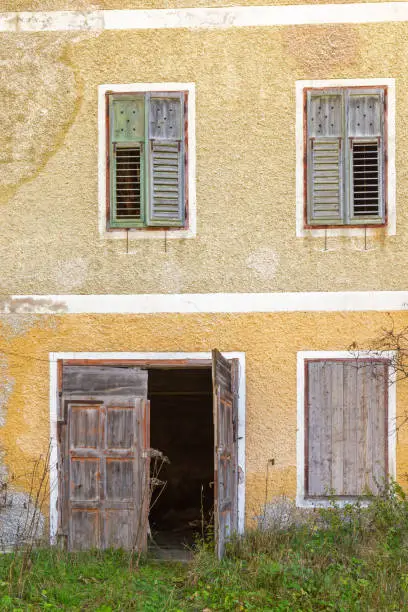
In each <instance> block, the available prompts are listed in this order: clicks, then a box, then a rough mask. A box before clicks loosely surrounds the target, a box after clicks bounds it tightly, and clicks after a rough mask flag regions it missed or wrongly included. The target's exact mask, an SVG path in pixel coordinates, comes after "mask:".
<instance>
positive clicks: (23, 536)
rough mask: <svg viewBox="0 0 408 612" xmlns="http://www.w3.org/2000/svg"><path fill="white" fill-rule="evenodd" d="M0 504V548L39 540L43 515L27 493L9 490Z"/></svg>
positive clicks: (4, 548) (42, 525)
mask: <svg viewBox="0 0 408 612" xmlns="http://www.w3.org/2000/svg"><path fill="white" fill-rule="evenodd" d="M2 502H3V503H1V502H0V503H1V505H0V550H9V549H10V548H12V547H15V546H21V545H22V544H24V543H25V542H27V541H29V540H31V539H35V540H39V539H40V538H41V536H42V535H43V534H44V526H45V519H44V515H43V514H42V513H41V512H40V511H39V510H38V509H35V507H34V504H33V501H32V500H31V499H30V496H29V495H28V494H27V493H22V492H20V491H15V490H9V491H8V492H7V495H5V496H3V500H2Z"/></svg>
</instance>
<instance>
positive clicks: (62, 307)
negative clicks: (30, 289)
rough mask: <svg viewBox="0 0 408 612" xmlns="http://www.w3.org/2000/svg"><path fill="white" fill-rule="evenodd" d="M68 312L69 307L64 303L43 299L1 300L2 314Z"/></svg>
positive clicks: (0, 309)
mask: <svg viewBox="0 0 408 612" xmlns="http://www.w3.org/2000/svg"><path fill="white" fill-rule="evenodd" d="M64 312H67V305H66V304H65V302H62V301H54V300H52V299H49V298H41V297H38V298H37V297H21V298H18V297H11V296H9V297H6V298H0V313H4V314H10V313H16V314H18V313H36V314H49V313H52V314H61V313H64Z"/></svg>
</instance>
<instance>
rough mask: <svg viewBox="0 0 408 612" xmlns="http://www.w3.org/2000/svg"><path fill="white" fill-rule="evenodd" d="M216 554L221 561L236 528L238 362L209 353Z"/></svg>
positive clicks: (216, 353)
mask: <svg viewBox="0 0 408 612" xmlns="http://www.w3.org/2000/svg"><path fill="white" fill-rule="evenodd" d="M212 369H213V406H214V454H215V457H214V459H215V499H214V520H215V536H216V550H217V554H218V557H220V558H221V557H222V556H223V554H224V549H225V542H226V540H227V539H228V538H229V537H230V536H231V534H232V533H233V532H234V531H236V530H237V528H238V504H237V501H238V499H237V498H238V453H237V450H238V360H237V359H232V360H231V361H228V360H227V359H225V358H224V357H223V356H222V355H221V353H220V352H219V351H217V350H213V352H212Z"/></svg>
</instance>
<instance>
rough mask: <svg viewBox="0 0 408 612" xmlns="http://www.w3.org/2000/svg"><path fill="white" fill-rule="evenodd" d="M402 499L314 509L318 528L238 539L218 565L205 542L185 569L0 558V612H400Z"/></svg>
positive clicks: (86, 557)
mask: <svg viewBox="0 0 408 612" xmlns="http://www.w3.org/2000/svg"><path fill="white" fill-rule="evenodd" d="M407 541H408V501H407V500H406V499H405V497H404V494H403V493H402V491H400V490H399V488H396V489H395V490H393V491H392V492H391V495H390V496H389V497H383V498H380V499H378V500H375V501H374V502H373V503H372V504H371V506H370V507H367V508H362V507H361V506H358V505H355V506H349V507H347V508H342V509H340V508H336V507H335V506H333V507H331V508H328V509H327V508H326V509H322V510H321V511H320V520H319V522H318V524H317V525H316V524H314V525H313V524H306V525H305V524H303V525H292V526H291V527H290V528H285V529H278V528H275V527H274V528H266V529H257V530H253V531H248V532H247V533H246V534H245V536H243V537H241V538H239V539H237V540H236V541H233V542H232V543H230V546H229V550H228V555H227V556H226V558H224V559H223V560H222V561H221V562H219V561H217V560H216V559H215V557H214V552H213V543H212V542H207V543H202V544H200V545H199V546H198V547H197V548H196V550H195V552H194V555H193V558H192V560H191V561H190V562H189V563H184V564H180V563H174V562H167V563H165V562H158V561H157V560H156V561H154V560H151V559H149V558H147V559H141V560H140V563H139V564H137V563H136V564H133V566H132V564H131V562H130V561H131V558H130V555H129V553H125V552H123V551H106V552H104V553H102V552H89V553H71V554H68V553H65V552H62V551H58V550H49V549H48V550H37V551H34V552H33V553H32V554H31V555H30V562H29V563H27V564H26V568H25V569H24V570H23V571H21V566H22V562H23V561H24V559H25V557H24V554H23V553H21V554H20V555H19V556H16V555H15V554H10V555H0V609H2V610H13V609H24V610H41V609H48V610H57V609H58V610H78V611H79V610H84V609H90V610H96V611H97V612H111V611H114V610H145V611H146V612H147V611H156V610H157V611H159V610H166V612H180V611H183V612H184V611H201V612H204V611H205V612H213V611H214V612H215V611H216V610H233V611H243V610H254V611H255V610H256V611H258V610H279V611H280V612H282V611H287V612H289V611H291V610H294V609H296V610H302V611H309V610H310V611H313V612H314V611H315V610H338V611H347V612H348V611H350V610H352V611H354V610H355V611H356V612H357V610H359V611H360V610H405V609H407V608H408V547H407V546H406V543H407Z"/></svg>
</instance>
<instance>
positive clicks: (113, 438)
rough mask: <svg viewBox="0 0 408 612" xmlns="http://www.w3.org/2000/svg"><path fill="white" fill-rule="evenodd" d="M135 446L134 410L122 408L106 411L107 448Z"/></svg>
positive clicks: (111, 408)
mask: <svg viewBox="0 0 408 612" xmlns="http://www.w3.org/2000/svg"><path fill="white" fill-rule="evenodd" d="M133 444H134V409H133V408H123V407H121V406H115V407H113V406H112V407H109V408H107V410H106V448H107V449H116V448H118V449H124V448H132V446H133Z"/></svg>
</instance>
